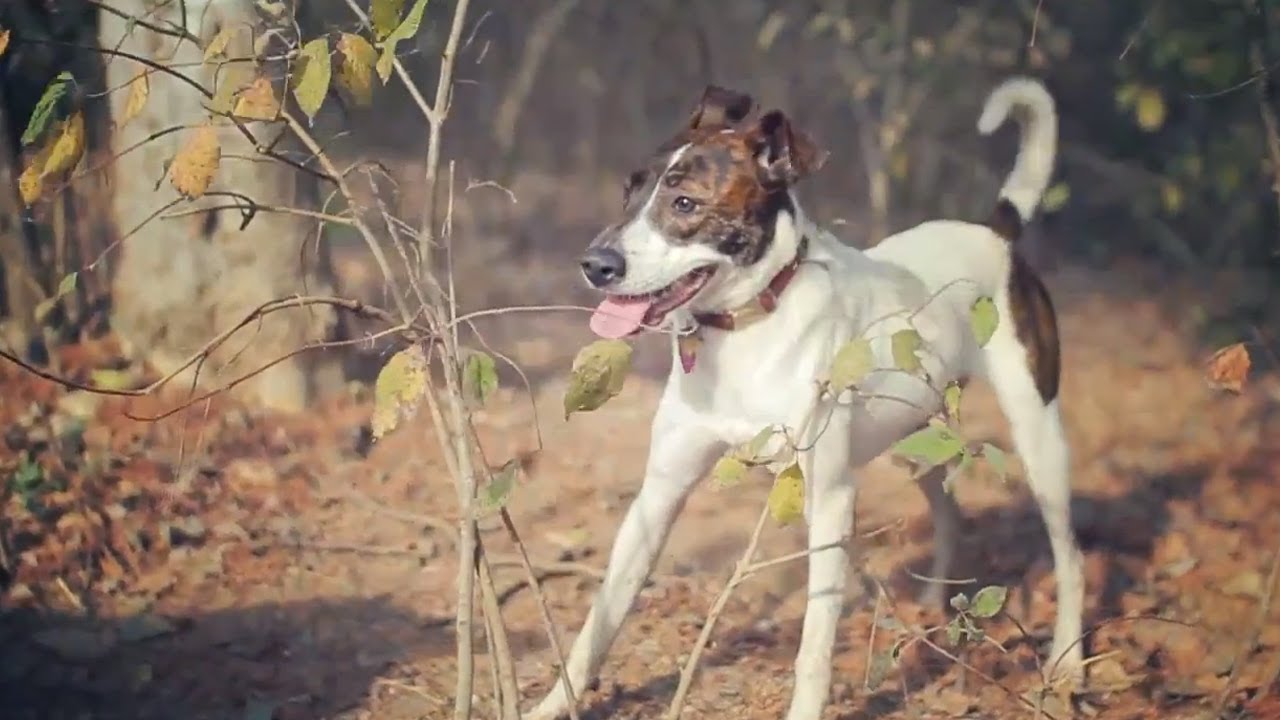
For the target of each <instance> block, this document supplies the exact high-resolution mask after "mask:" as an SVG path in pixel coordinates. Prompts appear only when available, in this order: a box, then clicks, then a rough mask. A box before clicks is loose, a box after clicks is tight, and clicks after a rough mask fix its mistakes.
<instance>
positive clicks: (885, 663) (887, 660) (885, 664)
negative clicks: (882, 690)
mask: <svg viewBox="0 0 1280 720" xmlns="http://www.w3.org/2000/svg"><path fill="white" fill-rule="evenodd" d="M892 669H893V654H892V651H891V650H887V651H885V652H879V653H876V654H875V655H872V656H871V665H870V666H869V667H868V668H867V682H866V688H867V690H870V691H872V692H875V691H876V690H877V689H879V687H880V686H881V685H883V684H884V681H885V680H886V679H887V678H888V677H889V671H890V670H892Z"/></svg>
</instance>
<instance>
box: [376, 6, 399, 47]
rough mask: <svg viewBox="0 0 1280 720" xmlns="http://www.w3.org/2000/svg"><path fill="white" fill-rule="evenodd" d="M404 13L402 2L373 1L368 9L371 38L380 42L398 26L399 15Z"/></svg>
mask: <svg viewBox="0 0 1280 720" xmlns="http://www.w3.org/2000/svg"><path fill="white" fill-rule="evenodd" d="M402 12H404V0H373V3H372V4H371V5H370V7H369V22H370V24H372V25H373V36H374V37H375V38H377V39H378V40H382V39H383V38H385V37H386V36H388V35H390V34H391V31H392V30H395V29H396V27H397V26H398V25H400V13H402Z"/></svg>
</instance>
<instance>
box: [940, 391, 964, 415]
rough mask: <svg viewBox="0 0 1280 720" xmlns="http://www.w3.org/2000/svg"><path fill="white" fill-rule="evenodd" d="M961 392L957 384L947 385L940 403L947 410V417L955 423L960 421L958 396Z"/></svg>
mask: <svg viewBox="0 0 1280 720" xmlns="http://www.w3.org/2000/svg"><path fill="white" fill-rule="evenodd" d="M962 392H963V389H962V388H961V387H960V383H958V382H952V383H949V384H948V385H947V389H946V390H944V391H942V402H943V405H944V406H945V407H946V409H947V417H948V418H950V419H951V420H954V421H956V422H959V420H960V395H961V393H962Z"/></svg>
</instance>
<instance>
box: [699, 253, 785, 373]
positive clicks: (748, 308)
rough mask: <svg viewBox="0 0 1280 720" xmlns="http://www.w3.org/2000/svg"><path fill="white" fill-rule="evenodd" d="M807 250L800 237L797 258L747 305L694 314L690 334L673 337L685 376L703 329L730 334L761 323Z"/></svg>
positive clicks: (700, 344)
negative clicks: (696, 323) (696, 324)
mask: <svg viewBox="0 0 1280 720" xmlns="http://www.w3.org/2000/svg"><path fill="white" fill-rule="evenodd" d="M808 249H809V238H807V237H804V236H801V237H800V244H799V246H798V247H797V248H796V256H795V257H794V258H792V260H791V262H789V263H787V264H786V266H785V267H783V268H782V269H781V270H779V271H778V274H777V275H774V276H773V279H772V280H770V281H769V285H768V286H767V287H765V289H764V290H761V291H760V294H759V295H756V296H755V297H754V298H752V299H751V301H750V302H748V303H747V304H746V305H743V306H742V307H738V308H734V309H733V310H726V311H724V312H716V313H694V316H693V318H694V320H697V321H698V326H697V327H695V328H694V329H693V331H692V332H688V333H685V334H683V335H680V336H678V337H677V338H676V344H677V347H678V350H679V354H680V366H681V367H682V368H683V369H684V372H685V374H686V375H687V374H688V373H691V372H693V366H694V363H696V362H697V359H698V349H699V348H700V347H701V346H702V328H703V327H711V328H715V329H717V330H724V331H726V332H732V331H734V330H741V329H742V328H744V327H747V326H748V325H752V324H754V323H756V322H759V321H760V320H763V319H764V318H765V317H767V316H768V315H769V314H770V313H772V312H773V311H774V310H776V309H777V308H778V299H779V297H781V295H782V291H784V290H786V289H787V286H788V285H790V284H791V280H792V279H793V278H795V276H796V271H797V270H799V269H800V263H802V262H804V258H805V255H806V254H807V251H808Z"/></svg>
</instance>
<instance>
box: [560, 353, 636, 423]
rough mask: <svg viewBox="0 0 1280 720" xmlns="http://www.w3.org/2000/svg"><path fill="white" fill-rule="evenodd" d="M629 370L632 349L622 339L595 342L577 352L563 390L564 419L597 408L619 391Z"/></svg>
mask: <svg viewBox="0 0 1280 720" xmlns="http://www.w3.org/2000/svg"><path fill="white" fill-rule="evenodd" d="M630 369H631V346H630V345H628V344H627V343H625V342H623V341H622V340H597V341H595V342H593V343H591V344H590V345H588V346H586V347H584V348H582V350H579V351H578V355H577V357H575V358H574V359H573V367H572V369H571V371H570V375H569V387H568V388H566V389H565V391H564V417H565V419H566V420H567V419H568V418H569V416H570V415H572V414H573V413H575V412H589V411H591V410H595V409H596V408H599V407H600V406H601V405H604V404H605V403H606V402H608V401H609V399H610V398H612V397H613V396H615V395H617V394H618V393H620V392H622V385H623V382H624V381H625V380H626V378H627V372H628V371H629V370H630Z"/></svg>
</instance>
